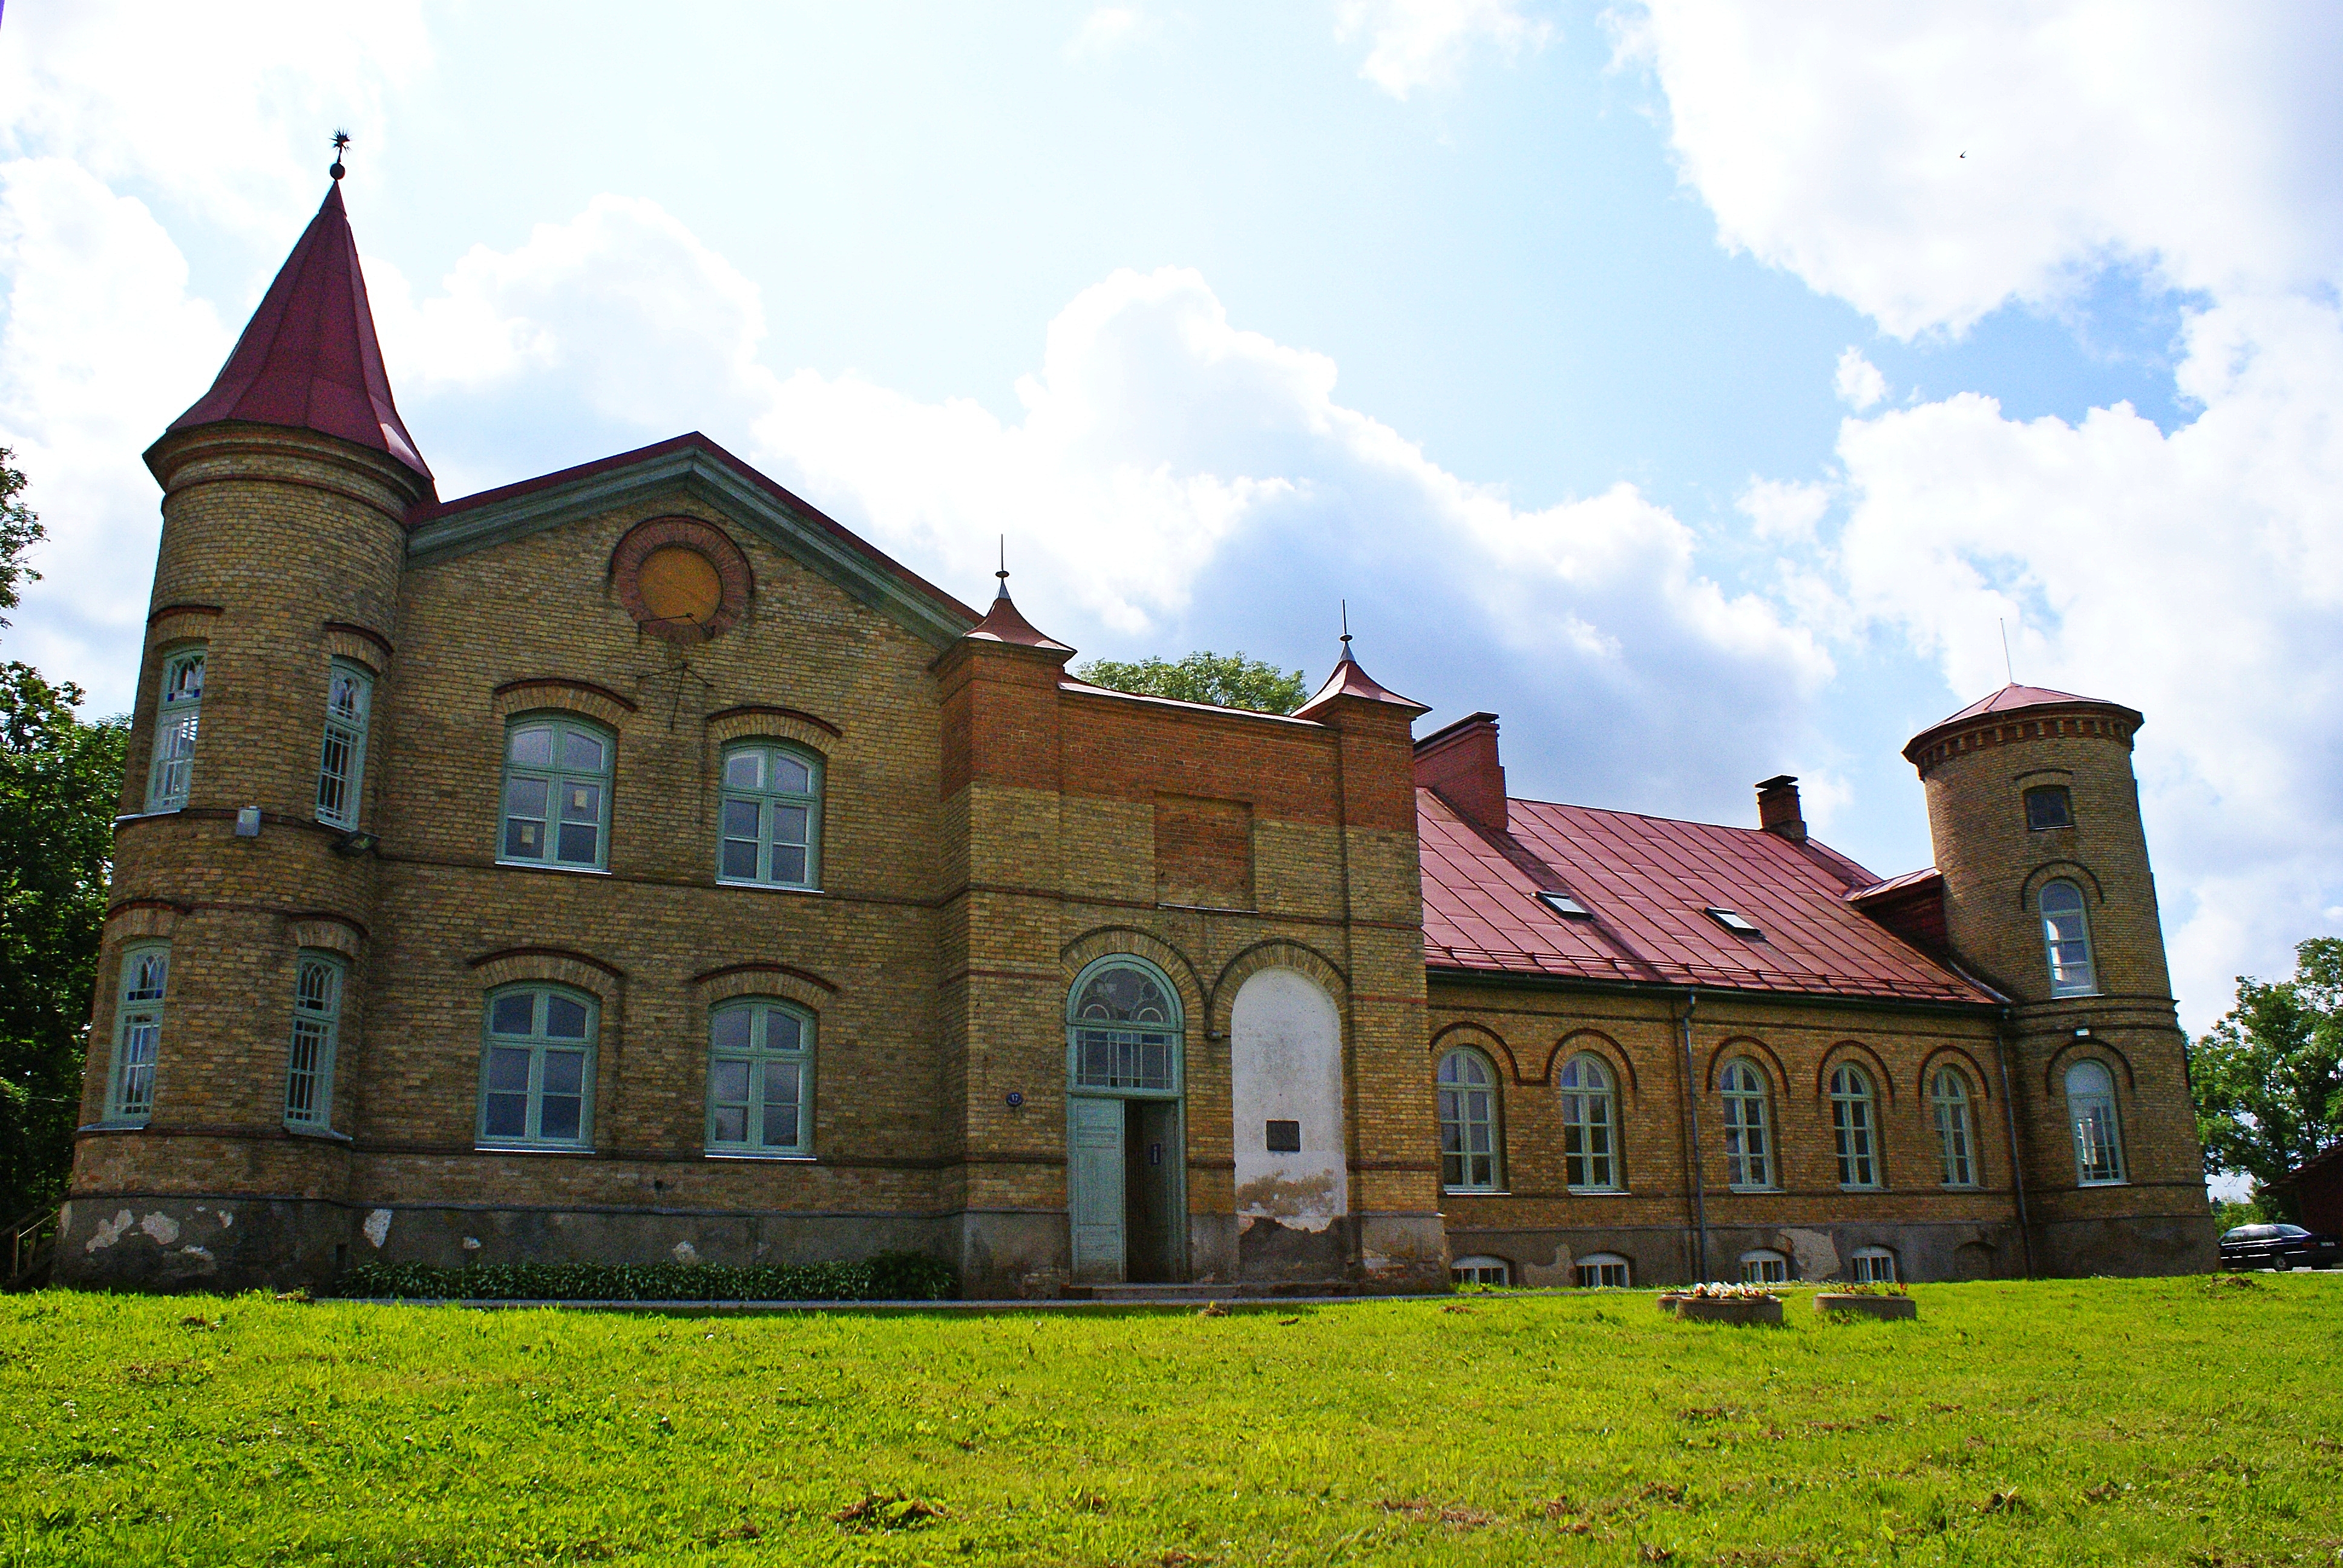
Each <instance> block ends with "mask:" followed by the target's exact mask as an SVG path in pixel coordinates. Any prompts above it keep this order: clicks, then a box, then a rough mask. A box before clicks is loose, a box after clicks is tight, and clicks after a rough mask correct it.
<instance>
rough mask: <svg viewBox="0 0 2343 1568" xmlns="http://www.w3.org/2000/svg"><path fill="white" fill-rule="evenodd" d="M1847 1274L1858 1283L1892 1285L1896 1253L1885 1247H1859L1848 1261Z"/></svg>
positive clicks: (1894, 1280)
mask: <svg viewBox="0 0 2343 1568" xmlns="http://www.w3.org/2000/svg"><path fill="white" fill-rule="evenodd" d="M1846 1274H1847V1278H1849V1279H1851V1280H1853V1281H1854V1282H1855V1283H1856V1284H1858V1285H1892V1284H1894V1283H1895V1282H1896V1254H1895V1253H1893V1252H1891V1251H1888V1250H1887V1249H1886V1248H1885V1247H1857V1248H1856V1249H1855V1254H1854V1256H1852V1257H1850V1258H1849V1259H1847V1261H1846Z"/></svg>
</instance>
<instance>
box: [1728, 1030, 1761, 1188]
mask: <svg viewBox="0 0 2343 1568" xmlns="http://www.w3.org/2000/svg"><path fill="white" fill-rule="evenodd" d="M1717 1086H1718V1087H1719V1088H1720V1089H1722V1090H1723V1091H1725V1180H1726V1181H1727V1182H1728V1183H1729V1184H1730V1185H1732V1186H1735V1187H1752V1188H1765V1187H1771V1186H1773V1185H1774V1146H1773V1141H1772V1139H1771V1138H1770V1137H1769V1136H1768V1132H1769V1123H1770V1121H1771V1118H1770V1117H1768V1116H1767V1114H1766V1111H1765V1074H1764V1073H1762V1072H1760V1071H1758V1070H1757V1065H1756V1063H1755V1062H1753V1061H1750V1060H1747V1059H1745V1058H1741V1057H1736V1058H1735V1059H1734V1060H1731V1061H1728V1062H1726V1063H1725V1070H1724V1071H1723V1072H1722V1073H1720V1074H1718V1075H1717Z"/></svg>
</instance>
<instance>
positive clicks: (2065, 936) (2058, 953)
mask: <svg viewBox="0 0 2343 1568" xmlns="http://www.w3.org/2000/svg"><path fill="white" fill-rule="evenodd" d="M2039 902H2040V905H2041V909H2042V944H2043V950H2044V954H2045V956H2046V958H2047V959H2048V960H2049V964H2050V994H2051V995H2052V996H2093V995H2096V994H2097V991H2098V989H2099V987H2098V981H2097V979H2096V978H2095V977H2094V975H2093V974H2092V970H2091V922H2090V917H2089V916H2088V915H2087V914H2086V913H2085V912H2084V910H2083V890H2082V889H2080V888H2078V887H2077V886H2076V885H2075V884H2074V883H2072V882H2070V881H2067V880H2066V879H2065V878H2063V877H2061V878H2059V879H2057V880H2056V881H2051V882H2045V883H2043V884H2042V895H2041V898H2040V900H2039Z"/></svg>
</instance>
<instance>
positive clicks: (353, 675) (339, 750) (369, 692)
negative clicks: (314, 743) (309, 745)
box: [317, 658, 374, 828]
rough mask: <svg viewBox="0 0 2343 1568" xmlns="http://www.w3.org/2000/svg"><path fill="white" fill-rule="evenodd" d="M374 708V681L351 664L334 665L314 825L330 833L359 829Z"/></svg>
mask: <svg viewBox="0 0 2343 1568" xmlns="http://www.w3.org/2000/svg"><path fill="white" fill-rule="evenodd" d="M373 703H374V678H373V677H372V676H370V675H368V674H367V672H366V671H365V670H363V669H360V668H358V667H357V665H355V664H347V663H345V662H343V661H342V660H341V659H338V658H337V659H336V660H334V662H333V664H332V666H331V667H330V668H328V670H327V675H326V740H325V745H324V746H323V748H322V749H320V750H319V752H318V754H317V820H318V821H320V822H323V823H325V824H326V825H327V827H329V828H355V827H357V825H358V784H359V780H360V776H361V775H362V774H363V773H364V772H365V770H366V743H367V709H369V708H371V707H372V706H373Z"/></svg>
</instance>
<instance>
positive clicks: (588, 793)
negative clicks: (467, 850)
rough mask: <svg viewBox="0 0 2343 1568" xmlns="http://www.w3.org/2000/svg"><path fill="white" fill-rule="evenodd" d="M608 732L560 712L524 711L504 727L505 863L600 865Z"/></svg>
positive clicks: (501, 849) (604, 846)
mask: <svg viewBox="0 0 2343 1568" xmlns="http://www.w3.org/2000/svg"><path fill="white" fill-rule="evenodd" d="M611 750H612V747H611V742H610V735H609V732H608V730H605V729H602V728H601V727H600V726H598V725H594V724H589V723H588V722H586V721H585V720H584V719H571V718H569V717H568V716H567V715H550V714H542V713H538V714H531V715H530V716H528V718H526V719H514V720H513V721H512V723H511V724H510V725H509V726H508V728H507V729H506V732H505V773H504V811H503V833H504V837H503V839H502V840H501V842H500V843H499V844H498V848H497V859H498V860H500V861H502V862H503V863H504V864H506V865H508V866H567V867H569V868H571V869H577V870H594V871H598V870H601V869H604V867H605V864H606V858H607V856H608V849H609V845H608V839H609V829H610V755H611Z"/></svg>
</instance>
